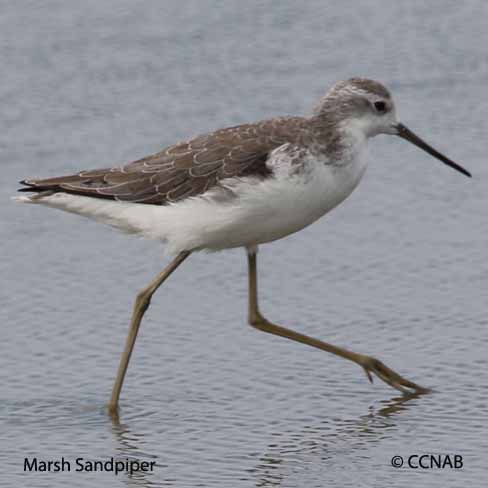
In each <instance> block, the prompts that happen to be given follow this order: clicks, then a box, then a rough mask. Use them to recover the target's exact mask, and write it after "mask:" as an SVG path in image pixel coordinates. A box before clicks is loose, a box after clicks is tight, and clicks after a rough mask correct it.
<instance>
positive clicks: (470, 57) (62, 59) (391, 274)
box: [0, 0, 488, 488]
mask: <svg viewBox="0 0 488 488" xmlns="http://www.w3.org/2000/svg"><path fill="white" fill-rule="evenodd" d="M487 14H488V6H487V4H486V2H482V1H472V2H464V3H459V2H449V1H443V2H430V3H429V4H427V5H425V4H424V2H408V3H407V4H405V3H401V4H400V3H398V4H394V5H392V4H391V3H387V2H381V1H367V2H362V3H361V7H359V6H358V5H357V4H353V3H351V4H349V5H345V4H337V5H336V6H331V5H328V4H326V3H324V2H321V1H310V2H306V3H303V4H301V3H297V2H288V1H283V2H279V6H278V4H276V5H273V7H271V4H267V3H261V2H246V3H245V7H242V5H241V6H239V4H238V3H237V2H232V1H229V2H225V5H224V4H223V2H205V1H198V2H197V1H194V2H187V1H185V2H156V1H152V2H151V1H146V2H144V3H136V2H129V1H125V0H124V1H121V0H118V1H116V2H115V1H109V0H107V1H105V2H95V1H91V0H90V1H85V2H73V1H69V2H66V1H65V2H59V1H58V2H56V1H48V2H22V3H21V2H10V3H3V4H2V7H1V15H0V36H1V43H0V53H1V59H2V66H3V69H2V77H1V81H0V103H1V107H2V110H1V116H0V121H1V130H0V151H1V161H2V163H1V165H2V178H1V180H0V196H1V198H2V202H3V204H2V205H1V206H0V228H1V236H2V239H1V240H0V250H1V256H2V259H1V260H0V276H1V295H0V305H1V306H0V323H1V328H2V329H1V330H2V346H1V354H0V380H1V396H0V398H1V401H0V425H1V426H2V430H1V432H2V435H1V436H0V473H1V483H5V486H36V487H57V486H66V485H69V486H76V487H88V486H94V485H101V484H102V483H103V486H106V487H112V486H113V487H116V486H124V485H125V486H151V487H153V486H176V487H196V486H204V487H207V486H208V487H229V486H232V487H236V488H237V487H251V486H259V487H271V486H282V487H307V488H314V487H324V486H341V487H348V486H354V487H357V486H398V487H404V486H409V485H413V484H415V485H418V486H428V487H458V486H460V485H461V484H465V485H467V486H483V485H484V484H485V481H486V475H487V468H486V465H487V463H486V455H487V452H488V441H487V439H488V436H487V434H488V429H487V427H486V425H487V414H488V407H487V400H488V391H487V385H488V372H487V371H488V359H487V354H486V351H487V347H488V327H487V326H488V319H487V318H486V298H487V293H486V289H487V286H486V284H487V282H488V264H487V260H486V255H487V248H486V243H487V237H486V236H487V235H488V220H487V219H486V208H488V207H487V205H488V192H487V191H486V185H485V182H486V178H487V177H488V170H487V166H486V133H487V122H486V121H487V118H486V103H485V99H486V86H487V83H488V55H487V52H486V45H487V44H488V32H487V30H486V21H487ZM352 75H363V76H369V77H372V78H376V79H379V80H381V81H383V82H385V83H386V84H388V86H390V88H391V89H392V91H393V92H394V95H395V99H396V101H397V106H398V111H399V114H400V115H401V118H402V120H403V121H404V122H405V123H406V124H408V125H409V126H410V127H411V128H412V129H414V130H415V131H416V132H418V133H419V134H421V135H423V136H424V137H425V138H426V139H427V140H429V141H431V142H432V143H433V144H435V145H436V146H437V147H438V148H439V149H440V150H443V151H446V153H447V154H449V155H450V156H451V157H452V158H453V159H455V160H459V162H461V163H463V164H464V165H465V166H466V167H467V168H469V169H470V170H471V171H472V172H473V174H474V178H473V179H472V180H468V179H467V178H465V177H463V176H462V175H459V174H457V173H455V172H454V171H452V170H450V169H449V168H446V167H444V166H443V165H442V164H440V163H438V162H436V161H434V160H433V159H431V158H429V157H428V156H427V155H425V154H423V153H422V152H420V151H419V150H417V149H415V148H413V147H409V146H408V145H407V144H406V143H405V142H404V141H401V140H398V139H393V138H386V137H384V138H381V137H380V138H378V139H377V140H375V141H373V143H372V144H371V148H370V155H369V157H370V160H371V165H370V168H369V170H368V173H367V175H366V177H365V179H364V181H363V182H362V184H361V185H360V187H359V188H358V189H357V190H356V192H355V193H354V195H353V196H352V197H351V198H350V199H349V200H348V201H347V202H345V203H344V204H343V205H342V206H341V207H340V208H338V209H337V210H335V211H334V212H332V213H331V214H330V215H328V216H327V217H326V218H324V219H322V220H321V221H319V222H318V223H316V224H315V225H313V226H311V227H310V228H308V229H307V230H305V231H303V232H301V233H299V234H298V235H296V236H292V237H290V238H287V239H285V240H282V241H280V242H277V243H274V244H273V245H272V246H263V247H262V249H261V252H260V255H259V264H260V279H261V285H260V288H261V293H262V308H263V310H264V311H265V313H266V315H268V316H269V317H270V318H271V319H274V320H276V321H281V322H282V323H283V324H285V325H289V326H290V327H295V328H296V329H299V330H301V331H304V332H306V333H308V334H310V335H314V336H317V337H320V338H323V339H325V340H328V341H330V342H333V343H337V344H340V345H344V346H347V347H349V348H351V349H353V350H358V351H360V352H366V353H369V354H372V355H375V356H378V357H380V358H381V359H382V360H384V361H385V363H386V364H388V365H390V366H391V367H393V368H395V369H397V370H398V371H400V372H401V373H402V374H405V376H407V377H408V378H410V379H412V380H413V381H416V382H419V383H421V384H425V385H427V386H430V387H432V388H434V392H433V393H432V394H429V395H426V396H421V397H417V398H410V399H404V398H401V397H398V395H397V393H396V392H395V391H393V390H392V389H390V388H389V387H387V386H386V385H384V384H381V383H379V382H375V384H374V385H370V384H369V383H368V382H367V380H366V378H365V376H364V374H363V373H362V371H360V370H359V368H357V367H356V366H355V365H352V364H349V363H346V362H345V361H343V360H340V359H337V358H335V357H332V356H330V355H327V354H325V353H322V352H321V351H316V350H312V349H310V348H306V347H305V346H302V345H300V344H294V343H290V342H287V341H284V340H282V339H279V338H277V337H272V336H268V335H265V334H261V333H259V332H257V331H255V330H253V329H252V328H250V327H249V326H247V325H246V320H245V311H246V274H245V273H246V263H245V257H244V253H243V252H242V251H241V250H235V251H230V252H224V253H219V254H212V255H205V254H201V255H197V256H192V257H191V258H190V259H189V260H188V261H187V262H186V263H185V264H184V265H183V266H182V267H181V269H180V270H178V272H177V273H175V275H174V276H172V277H171V279H170V280H169V281H168V282H167V284H165V285H164V287H163V288H162V289H161V290H160V291H159V292H158V294H157V296H156V297H155V298H154V300H153V302H152V305H151V308H150V310H149V311H148V313H147V315H146V320H145V321H144V323H143V325H142V329H141V335H140V338H139V340H138V342H137V346H136V351H135V353H134V356H133V361H132V363H131V365H130V369H129V373H128V376H127V380H126V384H125V388H124V390H123V393H122V403H121V412H120V418H119V420H118V421H112V420H111V419H110V418H108V416H107V415H106V414H105V412H104V403H105V402H106V401H107V399H108V395H109V392H110V389H111V383H112V380H113V377H114V374H115V370H116V367H117V364H118V360H119V354H120V351H121V349H122V347H123V342H124V339H125V334H126V330H127V326H128V317H129V315H130V309H131V304H132V301H133V298H134V296H135V294H136V292H137V291H138V290H139V289H140V288H141V287H142V286H144V285H145V284H146V283H147V282H148V281H149V280H150V279H151V278H152V277H153V276H154V275H155V274H156V273H157V272H159V271H160V270H161V269H162V267H163V266H164V263H165V262H166V259H165V258H164V257H163V251H162V249H160V248H159V247H158V245H157V244H154V243H151V242H145V241H142V240H139V239H134V238H128V237H126V236H123V235H120V234H117V233H116V232H115V231H113V230H111V229H107V228H104V227H103V226H100V225H98V224H96V223H93V222H90V221H87V220H83V219H81V218H78V217H75V216H72V215H68V214H63V213H61V212H56V211H53V210H49V209H46V208H39V207H34V206H20V205H15V204H13V203H11V202H10V201H8V197H9V196H10V195H12V194H13V193H14V192H15V189H16V181H17V180H19V179H22V178H25V177H34V176H48V175H56V174H63V173H69V172H72V171H76V170H78V169H85V168H93V167H104V166H110V165H112V164H117V163H123V162H126V161H130V160H131V159H136V158H138V157H141V156H143V155H146V154H148V153H151V152H155V151H157V150H158V149H160V148H161V147H162V146H164V145H166V144H170V143H172V142H174V141H176V140H179V139H182V138H186V137H188V136H189V135H191V134H195V133H198V132H204V131H208V130H211V129H214V128H216V127H221V126H224V125H233V124H237V123H241V122H245V121H252V120H256V119H260V118H264V117H268V116H271V115H276V114H286V113H303V112H304V111H306V110H308V109H309V107H311V106H312V105H313V103H314V102H315V100H316V99H317V98H318V97H319V96H321V95H322V93H323V92H324V90H325V89H326V88H327V87H329V86H330V85H331V84H332V83H333V82H334V81H336V80H337V79H341V78H345V77H348V76H352ZM422 454H442V455H445V454H451V455H454V454H457V455H461V456H462V458H463V468H462V469H450V468H445V469H412V468H408V467H404V468H402V469H395V468H394V467H392V466H391V458H392V456H393V455H401V456H403V457H404V459H405V460H407V458H408V457H409V456H410V455H422ZM62 456H64V458H65V459H67V460H69V461H71V462H72V463H73V464H74V460H75V459H76V458H78V457H83V458H85V459H91V460H107V459H110V458H111V457H117V458H121V459H125V458H126V457H129V458H130V459H135V460H140V461H142V460H148V461H156V466H155V469H154V471H153V472H150V473H138V474H135V475H133V476H130V475H128V474H126V473H121V474H119V475H117V476H115V475H114V474H113V473H79V472H64V473H23V463H24V458H25V457H29V458H32V457H37V458H38V459H40V460H49V459H59V458H61V457H62Z"/></svg>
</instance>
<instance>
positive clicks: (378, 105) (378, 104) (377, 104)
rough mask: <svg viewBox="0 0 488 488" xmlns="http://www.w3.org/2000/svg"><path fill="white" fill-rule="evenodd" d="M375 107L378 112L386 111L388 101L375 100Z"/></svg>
mask: <svg viewBox="0 0 488 488" xmlns="http://www.w3.org/2000/svg"><path fill="white" fill-rule="evenodd" d="M374 108H375V109H376V111H377V112H386V103H385V102H374Z"/></svg>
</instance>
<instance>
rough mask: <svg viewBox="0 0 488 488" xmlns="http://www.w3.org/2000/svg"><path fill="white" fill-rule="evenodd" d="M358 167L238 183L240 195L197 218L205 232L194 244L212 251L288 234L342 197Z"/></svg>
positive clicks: (360, 168) (360, 171)
mask: <svg viewBox="0 0 488 488" xmlns="http://www.w3.org/2000/svg"><path fill="white" fill-rule="evenodd" d="M364 169H365V167H364V166H363V165H357V167H356V168H349V169H344V168H334V167H326V166H322V167H321V168H320V169H319V170H317V171H314V173H313V174H309V175H306V176H302V177H299V176H297V177H292V178H282V179H279V178H277V179H268V180H263V181H259V182H255V181H253V182H249V183H245V182H243V183H242V185H241V186H240V187H236V191H237V193H238V194H239V195H240V196H239V198H238V199H237V201H236V202H234V203H232V204H229V205H226V206H220V207H218V208H215V209H213V210H211V211H210V212H209V213H208V214H207V215H209V216H211V218H212V219H213V222H212V223H210V222H208V225H205V223H203V222H200V224H199V226H200V228H202V227H206V228H207V229H208V230H209V232H208V233H205V232H203V233H202V237H203V239H202V242H201V244H200V245H199V246H198V247H199V248H206V249H210V250H218V249H224V248H231V247H240V246H251V245H256V244H262V243H266V242H271V241H274V240H277V239H280V238H283V237H285V236H287V235H289V234H293V233H295V232H297V231H299V230H301V229H303V228H304V227H307V226H308V225H310V224H311V223H313V222H315V221H316V220H317V219H319V218H320V217H322V216H323V215H325V214H326V213H327V212H329V211H330V210H332V209H333V208H334V207H336V206H337V205H338V204H339V203H341V202H342V201H343V200H344V199H345V198H347V196H348V195H350V193H351V192H352V191H353V190H354V188H355V187H356V186H357V184H358V182H359V181H360V179H361V177H362V175H363V173H364ZM246 185H248V186H247V187H246ZM202 223H203V226H202V225H201V224H202ZM203 234H206V235H205V236H203Z"/></svg>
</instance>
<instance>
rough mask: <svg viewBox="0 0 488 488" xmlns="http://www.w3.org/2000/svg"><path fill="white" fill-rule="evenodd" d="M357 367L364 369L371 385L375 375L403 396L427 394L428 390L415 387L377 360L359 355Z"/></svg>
mask: <svg viewBox="0 0 488 488" xmlns="http://www.w3.org/2000/svg"><path fill="white" fill-rule="evenodd" d="M359 365H360V366H361V367H362V368H363V369H364V371H365V373H366V376H367V377H368V379H369V381H370V382H371V383H373V375H376V376H377V377H378V378H379V379H380V380H382V381H384V382H385V383H387V384H388V385H390V386H391V387H392V388H396V389H397V390H399V391H401V392H402V393H403V394H405V395H409V394H412V393H428V392H429V391H430V390H429V389H428V388H424V387H423V386H420V385H417V384H416V383H414V382H413V381H409V380H407V379H406V378H403V376H400V375H399V374H398V373H396V372H395V371H393V370H392V369H390V368H389V367H388V366H386V365H385V364H383V363H382V362H381V361H380V360H379V359H376V358H373V357H371V356H364V355H361V357H360V359H359Z"/></svg>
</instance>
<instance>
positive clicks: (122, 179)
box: [20, 117, 304, 205]
mask: <svg viewBox="0 0 488 488" xmlns="http://www.w3.org/2000/svg"><path fill="white" fill-rule="evenodd" d="M303 124H304V119H301V118H298V117H286V118H285V117H283V118H277V119H271V120H269V121H263V122H258V123H256V124H244V125H240V126H236V127H229V128H226V129H220V130H218V131H215V132H212V133H210V134H206V135H202V136H198V137H196V138H194V139H192V140H190V141H186V142H181V143H178V144H175V145H173V146H169V147H167V148H165V149H164V150H162V151H161V152H159V153H157V154H154V155H152V156H148V157H145V158H142V159H139V160H137V161H134V162H132V163H129V164H127V165H125V166H122V167H118V168H108V169H97V170H88V171H81V172H80V173H78V174H76V175H69V176H62V177H56V178H49V179H42V180H25V181H23V182H22V183H23V184H24V185H27V187H26V188H22V189H21V190H20V191H37V192H39V191H45V190H52V191H61V192H66V193H74V194H79V195H87V196H91V197H97V198H110V199H115V200H121V201H128V202H137V203H147V204H155V205H163V204H165V203H169V202H176V201H178V200H182V199H184V198H186V197H189V196H196V195H200V194H203V193H205V192H206V191H207V190H209V189H211V188H213V187H215V186H216V185H219V182H221V181H222V180H224V179H226V178H232V177H239V176H248V175H255V176H259V177H266V176H269V175H270V174H271V171H270V169H269V168H268V167H267V166H266V160H267V158H268V155H269V153H270V152H271V151H272V150H273V149H275V148H276V147H279V146H280V145H282V144H284V143H287V142H297V141H299V140H300V137H301V134H302V128H303Z"/></svg>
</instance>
